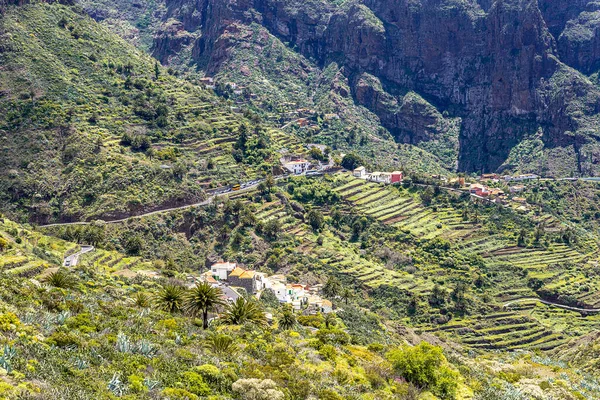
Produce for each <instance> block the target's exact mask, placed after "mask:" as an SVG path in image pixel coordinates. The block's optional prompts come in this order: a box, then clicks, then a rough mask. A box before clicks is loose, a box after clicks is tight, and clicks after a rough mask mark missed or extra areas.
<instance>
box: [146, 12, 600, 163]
mask: <svg viewBox="0 0 600 400" xmlns="http://www.w3.org/2000/svg"><path fill="white" fill-rule="evenodd" d="M550 3H552V4H550ZM555 3H557V4H555ZM588 3H589V4H588ZM167 9H168V17H169V18H171V19H170V20H169V23H168V24H167V25H166V26H167V29H165V31H164V32H163V34H161V35H159V37H158V38H157V40H156V43H155V53H156V55H157V56H158V57H159V58H160V59H161V60H163V61H166V60H167V59H168V56H169V52H171V51H177V49H178V48H180V47H181V42H182V41H188V40H194V41H195V42H194V44H193V49H194V50H193V52H192V53H193V58H194V60H195V62H196V63H198V64H199V66H200V67H201V68H204V69H206V70H208V71H209V72H211V73H214V72H216V71H218V70H219V66H220V64H221V63H222V62H223V61H224V59H225V57H226V56H227V54H228V52H227V51H226V48H227V46H234V45H235V41H231V40H227V39H226V38H227V37H230V36H231V35H229V34H230V33H231V31H232V30H234V29H235V24H239V23H244V24H250V23H259V24H261V25H262V26H264V27H266V28H267V29H268V30H269V31H270V32H271V33H272V34H273V35H275V36H276V37H278V38H279V39H280V40H281V41H282V42H285V43H288V44H289V46H290V47H292V48H294V49H296V50H297V51H298V52H300V53H302V54H303V55H304V56H306V57H307V58H309V59H312V60H314V61H315V62H316V63H317V64H318V65H320V66H326V65H327V64H328V63H329V62H331V61H336V62H338V63H340V64H342V65H344V66H345V71H347V72H346V73H347V74H348V77H349V78H350V81H351V82H353V87H352V90H353V96H354V98H355V100H356V101H357V102H358V103H360V104H362V105H365V106H366V107H367V108H369V109H370V110H371V111H373V112H374V113H376V114H377V115H378V116H379V117H380V119H381V122H382V124H383V125H384V126H385V127H386V128H388V129H389V130H390V132H392V134H394V136H395V137H396V138H397V140H398V141H400V142H404V143H412V144H416V143H419V142H421V141H429V140H436V133H435V132H436V131H435V129H434V130H431V129H425V130H424V129H422V127H423V126H438V127H443V120H441V119H440V118H441V114H440V113H441V112H443V111H445V112H446V113H447V114H448V115H450V116H452V117H461V118H462V127H461V134H460V154H459V169H460V170H464V171H493V170H496V169H498V168H499V167H501V166H502V165H503V163H504V162H505V160H506V159H507V157H508V156H509V153H510V151H511V149H513V148H514V147H515V146H516V145H518V144H519V143H520V142H521V141H522V140H523V139H524V138H527V137H529V136H531V135H534V134H536V132H537V133H538V136H541V140H542V141H543V143H544V145H545V149H546V150H548V151H552V149H556V148H566V149H568V152H571V153H573V154H574V155H575V156H574V159H575V158H577V159H581V158H582V157H585V159H586V160H587V157H588V154H585V155H582V149H586V151H588V152H589V151H592V152H593V151H594V150H593V146H592V147H591V148H592V150H587V149H588V148H590V143H591V144H594V145H595V144H596V143H597V133H596V130H597V121H598V117H597V114H598V113H599V112H600V91H599V90H598V87H597V86H595V85H594V84H593V83H592V82H591V81H590V80H589V79H588V78H587V77H586V76H584V75H583V74H581V73H579V72H577V71H576V70H575V69H573V68H570V67H569V66H567V64H565V63H563V62H562V61H561V59H562V58H564V59H565V60H566V61H567V62H568V63H569V64H571V65H572V66H573V67H576V68H579V69H580V70H581V71H583V72H585V73H591V72H593V71H594V69H596V68H598V67H599V65H597V64H598V61H597V60H598V57H596V55H597V54H600V50H598V49H599V46H598V44H597V39H596V37H597V36H598V34H597V33H596V32H597V31H600V30H599V29H597V26H598V24H597V23H596V19H595V12H596V11H594V10H595V6H594V5H593V4H592V2H586V1H583V0H578V1H566V0H564V1H563V0H559V1H557V2H554V1H550V0H540V1H539V4H538V2H537V1H536V0H496V1H492V0H479V1H474V0H469V1H464V2H457V1H452V0H422V1H421V2H414V1H410V0H400V1H398V0H364V1H362V2H358V1H349V2H346V3H345V4H344V5H343V6H334V5H332V4H330V3H329V2H327V1H325V0H311V1H300V0H292V1H283V0H228V1H221V0H218V1H217V0H167ZM599 19H600V18H599ZM173 20H177V21H179V24H177V25H174V22H173ZM582 27H583V28H582ZM169 29H170V30H171V32H175V33H173V34H170V33H169V32H170V31H169ZM182 31H185V32H186V34H182ZM189 32H195V34H196V36H194V37H193V38H192V39H191V38H190V36H189V35H188V34H187V33H189ZM582 32H583V33H582ZM578 35H579V36H578ZM581 35H583V39H582V37H581ZM365 77H367V78H365ZM409 92H416V93H417V94H418V95H419V96H420V97H421V98H422V99H424V100H426V101H424V103H425V104H418V106H417V107H416V106H415V105H414V104H413V103H414V102H412V101H411V99H412V97H411V99H408V100H407V99H405V95H406V94H407V93H409ZM410 95H411V96H412V95H413V94H412V93H410ZM427 102H428V103H430V104H429V105H426V103H427ZM407 104H408V105H407ZM432 109H433V110H434V111H432ZM432 132H433V133H432ZM540 132H541V134H540ZM589 158H590V159H591V160H594V154H589ZM572 167H573V169H574V170H577V169H580V167H581V165H574V166H572Z"/></svg>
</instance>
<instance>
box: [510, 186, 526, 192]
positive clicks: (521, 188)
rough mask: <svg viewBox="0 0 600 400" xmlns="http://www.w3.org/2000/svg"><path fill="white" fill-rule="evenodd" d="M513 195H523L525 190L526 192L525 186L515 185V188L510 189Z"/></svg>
mask: <svg viewBox="0 0 600 400" xmlns="http://www.w3.org/2000/svg"><path fill="white" fill-rule="evenodd" d="M509 190H510V192H511V193H521V192H522V191H523V190H525V186H523V185H515V186H511V187H510V188H509Z"/></svg>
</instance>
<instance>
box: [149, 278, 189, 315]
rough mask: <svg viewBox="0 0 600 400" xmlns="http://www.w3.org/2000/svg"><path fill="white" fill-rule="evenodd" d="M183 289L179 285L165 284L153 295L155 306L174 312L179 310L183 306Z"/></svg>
mask: <svg viewBox="0 0 600 400" xmlns="http://www.w3.org/2000/svg"><path fill="white" fill-rule="evenodd" d="M184 294H185V290H184V289H183V288H182V287H181V286H179V285H172V284H169V285H165V286H163V287H162V289H160V290H159V291H158V293H156V294H155V295H154V297H153V300H154V305H155V306H156V308H158V309H160V310H163V311H166V312H169V313H176V312H178V311H181V308H182V306H183V299H184Z"/></svg>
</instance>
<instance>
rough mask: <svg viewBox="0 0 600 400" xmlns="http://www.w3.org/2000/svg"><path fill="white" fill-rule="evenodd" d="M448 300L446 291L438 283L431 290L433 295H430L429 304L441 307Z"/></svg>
mask: <svg viewBox="0 0 600 400" xmlns="http://www.w3.org/2000/svg"><path fill="white" fill-rule="evenodd" d="M445 302H446V291H445V290H444V289H442V288H441V287H440V285H438V284H437V283H436V284H435V286H434V287H433V290H432V291H431V295H430V297H429V304H431V305H432V306H434V307H436V306H437V307H439V306H441V305H442V304H444V303H445Z"/></svg>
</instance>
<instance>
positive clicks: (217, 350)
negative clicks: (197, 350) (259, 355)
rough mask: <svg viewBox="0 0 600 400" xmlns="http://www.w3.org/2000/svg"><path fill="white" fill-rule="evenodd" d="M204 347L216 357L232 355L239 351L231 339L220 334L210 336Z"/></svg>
mask: <svg viewBox="0 0 600 400" xmlns="http://www.w3.org/2000/svg"><path fill="white" fill-rule="evenodd" d="M206 347H207V348H208V349H210V351H212V352H213V354H215V355H218V356H225V355H233V354H235V353H236V352H237V351H238V350H239V349H238V347H237V345H236V344H235V341H234V340H233V338H232V337H231V336H228V335H225V334H222V333H214V334H212V335H210V336H209V337H208V339H207V341H206Z"/></svg>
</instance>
